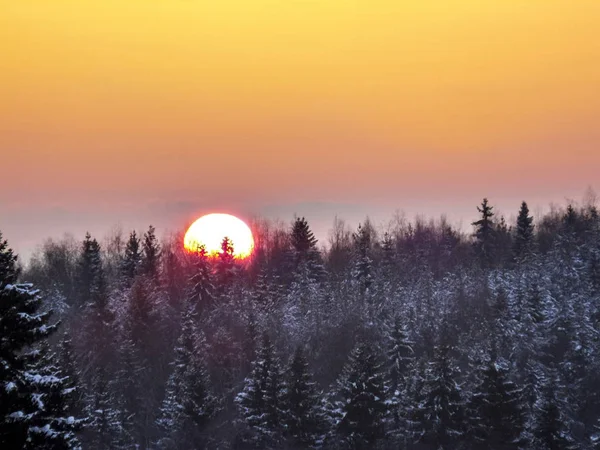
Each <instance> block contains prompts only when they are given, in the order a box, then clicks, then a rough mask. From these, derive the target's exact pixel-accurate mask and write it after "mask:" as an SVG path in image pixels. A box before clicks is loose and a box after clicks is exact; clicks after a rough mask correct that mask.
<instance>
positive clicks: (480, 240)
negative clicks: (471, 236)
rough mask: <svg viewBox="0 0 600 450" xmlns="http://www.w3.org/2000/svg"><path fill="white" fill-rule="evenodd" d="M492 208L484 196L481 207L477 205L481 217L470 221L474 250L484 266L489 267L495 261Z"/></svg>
mask: <svg viewBox="0 0 600 450" xmlns="http://www.w3.org/2000/svg"><path fill="white" fill-rule="evenodd" d="M493 210H494V207H493V206H490V205H489V203H488V199H487V198H484V199H483V202H482V203H481V207H477V211H479V213H480V214H481V219H479V220H477V221H476V222H473V223H472V225H473V226H474V227H475V239H476V242H475V250H476V252H477V255H478V257H479V260H480V262H481V263H482V265H483V266H484V267H491V266H492V265H493V264H494V261H495V237H496V236H495V235H496V232H495V225H494V222H493V217H494V213H493Z"/></svg>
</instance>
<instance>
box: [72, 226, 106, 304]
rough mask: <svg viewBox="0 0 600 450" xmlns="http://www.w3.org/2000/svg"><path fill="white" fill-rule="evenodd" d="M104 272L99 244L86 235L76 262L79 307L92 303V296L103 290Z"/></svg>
mask: <svg viewBox="0 0 600 450" xmlns="http://www.w3.org/2000/svg"><path fill="white" fill-rule="evenodd" d="M105 288H106V286H105V279H104V270H103V267H102V257H101V253H100V244H98V241H97V240H96V239H92V236H91V235H90V234H89V233H86V235H85V239H84V240H83V243H82V246H81V252H80V255H79V260H78V262H77V293H78V299H79V306H80V307H85V306H87V305H89V303H90V302H91V301H92V297H93V296H94V295H98V294H100V293H103V292H104V290H105Z"/></svg>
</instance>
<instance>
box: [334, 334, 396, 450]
mask: <svg viewBox="0 0 600 450" xmlns="http://www.w3.org/2000/svg"><path fill="white" fill-rule="evenodd" d="M387 399H388V387H387V385H386V382H385V373H384V368H383V366H382V364H381V363H380V358H379V356H378V352H377V350H375V348H374V346H373V345H372V344H369V343H367V342H365V341H361V342H359V343H358V344H357V345H356V347H355V348H354V350H353V351H352V353H351V354H350V357H349V360H348V363H347V364H346V366H345V367H344V370H343V371H342V374H341V376H340V378H339V379H338V381H337V385H336V387H335V389H334V392H333V393H332V400H331V406H332V408H331V409H330V410H329V416H330V419H329V420H330V422H331V424H332V429H331V433H330V436H329V437H328V439H327V446H329V447H332V448H344V449H368V448H373V447H374V446H375V445H376V444H377V442H378V441H379V440H381V439H382V438H383V437H384V435H385V424H386V420H387V416H388V406H387Z"/></svg>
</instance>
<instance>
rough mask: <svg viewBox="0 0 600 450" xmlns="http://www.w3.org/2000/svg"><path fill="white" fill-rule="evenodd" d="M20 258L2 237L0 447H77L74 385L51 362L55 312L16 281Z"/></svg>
mask: <svg viewBox="0 0 600 450" xmlns="http://www.w3.org/2000/svg"><path fill="white" fill-rule="evenodd" d="M15 261H16V258H15V257H14V256H13V255H12V251H10V250H7V247H6V244H5V242H4V241H1V236H0V262H1V264H2V267H1V268H0V270H1V272H0V276H1V277H2V278H0V337H1V338H0V448H7V449H8V448H31V449H33V448H36V449H59V448H64V449H70V448H79V443H78V439H77V437H76V435H75V433H76V431H78V430H79V429H80V428H81V426H82V425H83V421H82V420H81V419H79V418H75V417H73V416H72V415H69V412H68V399H69V397H70V396H72V395H74V391H75V387H73V386H69V380H68V377H67V376H65V374H64V373H63V372H62V371H61V370H60V368H59V367H57V366H56V365H54V364H53V361H54V360H56V359H57V358H53V357H52V356H51V355H50V354H49V350H48V346H47V338H48V337H49V336H50V335H51V334H52V333H54V332H55V331H56V325H50V323H49V321H50V317H51V312H41V311H40V309H41V306H42V299H41V297H40V296H39V295H38V291H36V290H34V289H33V287H32V286H31V285H29V284H20V285H15V284H12V283H13V282H14V281H16V280H15V278H16V274H17V271H16V268H15V267H14V264H15Z"/></svg>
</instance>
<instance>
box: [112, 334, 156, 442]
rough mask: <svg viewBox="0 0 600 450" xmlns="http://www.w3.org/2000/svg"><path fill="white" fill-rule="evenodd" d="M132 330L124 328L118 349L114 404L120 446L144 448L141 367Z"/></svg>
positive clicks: (145, 412)
mask: <svg viewBox="0 0 600 450" xmlns="http://www.w3.org/2000/svg"><path fill="white" fill-rule="evenodd" d="M130 336H131V331H130V330H126V332H125V335H124V337H123V338H122V339H121V342H120V348H119V355H118V356H119V367H118V370H117V372H116V374H115V383H114V384H115V385H116V386H115V393H116V398H115V399H114V400H113V405H114V406H117V407H118V408H117V409H118V420H119V426H120V427H121V428H122V439H123V441H124V442H122V445H125V446H132V447H133V446H134V445H137V446H138V448H145V445H144V444H145V433H144V432H145V429H144V416H145V414H147V411H146V410H145V404H144V396H145V395H148V392H144V391H143V389H144V383H143V382H144V381H147V380H144V379H143V375H144V366H143V364H142V362H141V358H140V355H139V352H138V349H137V348H136V346H135V345H134V343H133V341H132V340H131V337H130Z"/></svg>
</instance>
